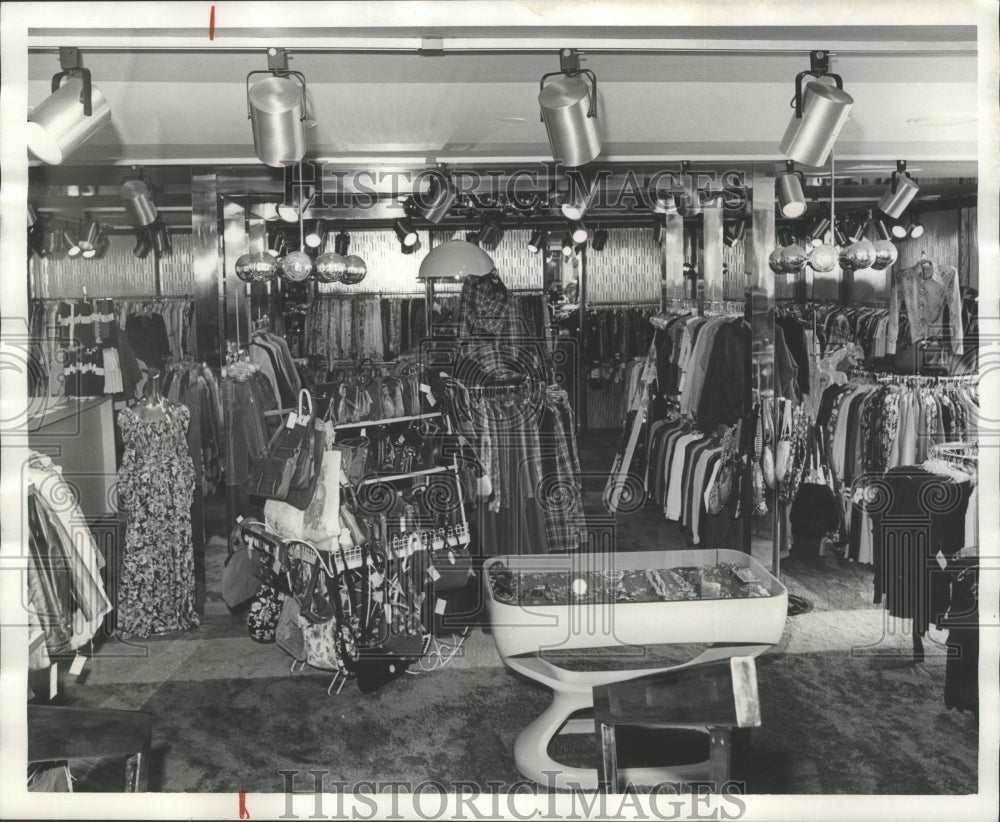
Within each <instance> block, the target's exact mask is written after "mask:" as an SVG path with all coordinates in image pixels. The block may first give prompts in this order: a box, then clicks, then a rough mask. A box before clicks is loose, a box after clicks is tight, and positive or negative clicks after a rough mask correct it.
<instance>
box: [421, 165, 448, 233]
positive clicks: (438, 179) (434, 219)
mask: <svg viewBox="0 0 1000 822" xmlns="http://www.w3.org/2000/svg"><path fill="white" fill-rule="evenodd" d="M457 196H458V190H457V189H456V188H455V183H454V182H453V181H452V179H451V178H450V177H446V176H444V174H441V173H435V174H434V176H433V177H431V182H430V187H429V188H428V191H427V194H426V196H424V195H418V197H417V200H418V205H417V208H418V210H419V211H420V213H421V215H422V216H423V218H424V219H425V220H427V222H429V223H434V224H435V225H437V224H438V223H440V222H441V220H443V219H444V216H445V214H447V213H448V209H450V208H451V206H452V204H453V203H454V202H455V198H456V197H457Z"/></svg>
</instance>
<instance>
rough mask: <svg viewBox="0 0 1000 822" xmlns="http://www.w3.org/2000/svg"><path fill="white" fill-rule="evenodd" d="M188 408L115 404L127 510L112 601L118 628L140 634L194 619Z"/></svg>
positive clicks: (121, 495) (184, 625)
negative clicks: (140, 410) (160, 410)
mask: <svg viewBox="0 0 1000 822" xmlns="http://www.w3.org/2000/svg"><path fill="white" fill-rule="evenodd" d="M190 419H191V412H190V411H189V410H188V409H187V407H185V406H184V405H179V404H177V405H173V404H170V405H167V406H166V410H165V416H164V417H163V418H162V419H158V420H145V419H143V418H141V417H140V416H139V415H138V414H136V413H135V411H133V410H132V409H130V408H123V409H122V410H121V411H119V412H118V423H119V425H120V426H121V432H122V440H123V442H124V445H125V452H124V455H123V457H122V464H121V468H120V470H119V472H118V501H119V505H120V507H121V510H123V511H124V512H125V513H126V514H127V516H128V526H127V528H126V532H125V551H124V556H123V559H122V572H121V583H120V588H119V603H118V631H119V633H120V634H122V635H123V636H139V637H145V636H149V635H150V634H158V633H165V632H168V631H183V630H187V629H189V628H193V627H196V626H197V625H198V624H199V619H198V614H197V613H196V612H195V577H194V546H193V542H192V537H191V500H192V497H193V493H194V482H195V475H194V465H193V463H192V461H191V455H190V453H189V451H188V444H187V427H188V424H189V422H190Z"/></svg>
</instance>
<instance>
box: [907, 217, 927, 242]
mask: <svg viewBox="0 0 1000 822" xmlns="http://www.w3.org/2000/svg"><path fill="white" fill-rule="evenodd" d="M909 234H910V238H911V239H914V240H916V239H918V238H920V237H923V236H924V225H923V223H921V222H920V220H918V219H917V218H916V217H915V216H914V217H911V218H910V232H909Z"/></svg>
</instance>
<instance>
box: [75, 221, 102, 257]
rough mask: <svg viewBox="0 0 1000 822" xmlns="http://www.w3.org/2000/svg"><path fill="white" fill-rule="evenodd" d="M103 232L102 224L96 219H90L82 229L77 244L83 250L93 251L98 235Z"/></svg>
mask: <svg viewBox="0 0 1000 822" xmlns="http://www.w3.org/2000/svg"><path fill="white" fill-rule="evenodd" d="M100 232H101V226H100V225H99V224H98V223H97V222H96V221H94V220H89V221H88V222H86V223H84V224H83V227H82V228H81V229H80V236H79V237H77V241H76V242H77V245H78V246H80V250H81V251H92V250H93V249H94V248H95V247H96V246H97V237H98V235H99V234H100Z"/></svg>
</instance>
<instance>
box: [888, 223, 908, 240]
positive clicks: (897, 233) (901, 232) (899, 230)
mask: <svg viewBox="0 0 1000 822" xmlns="http://www.w3.org/2000/svg"><path fill="white" fill-rule="evenodd" d="M889 233H890V234H892V238H893V239H894V240H905V239H906V238H907V236H908V235H909V233H910V229H909V227H908V226H907V225H906V223H905V222H903V221H902V220H893V221H892V222H891V223H889Z"/></svg>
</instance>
